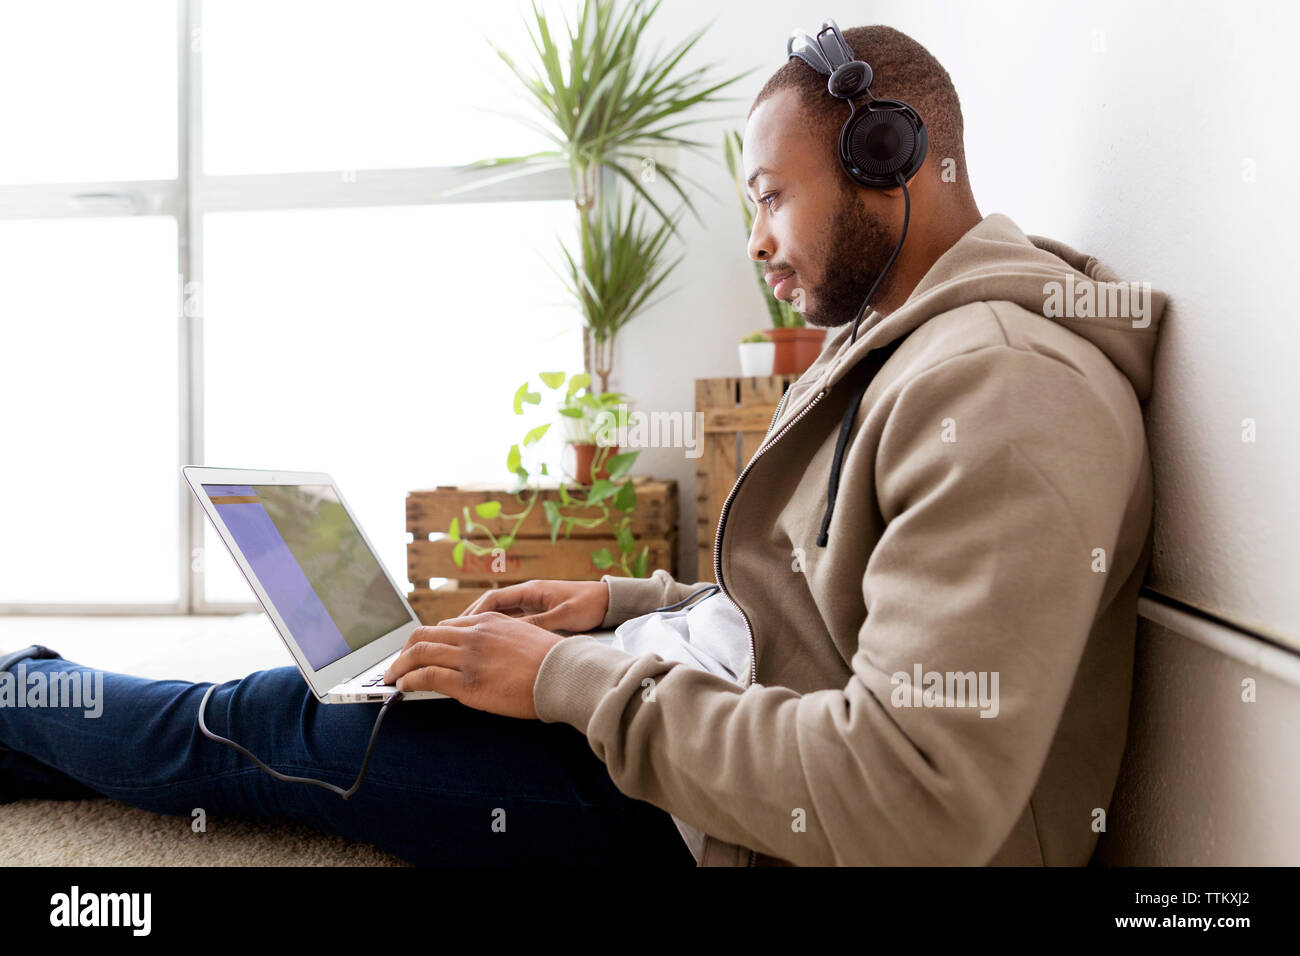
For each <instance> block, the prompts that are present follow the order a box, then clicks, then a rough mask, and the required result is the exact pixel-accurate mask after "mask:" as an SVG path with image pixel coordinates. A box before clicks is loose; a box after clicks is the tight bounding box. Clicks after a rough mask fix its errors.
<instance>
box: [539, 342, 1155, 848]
mask: <svg viewBox="0 0 1300 956" xmlns="http://www.w3.org/2000/svg"><path fill="white" fill-rule="evenodd" d="M1105 387H1111V384H1110V383H1107V385H1106V386H1105ZM1132 407H1133V408H1134V410H1136V403H1133V406H1132ZM873 411H874V412H875V413H879V411H880V409H875V410H873ZM945 426H951V427H948V428H947V431H946V432H945ZM860 434H861V433H860ZM1138 434H1139V435H1140V429H1139V430H1138ZM945 436H947V437H951V438H954V439H955V440H953V441H946V440H944V439H945ZM1139 440H1140V439H1139ZM1134 443H1135V439H1134V437H1133V423H1132V422H1125V421H1121V420H1119V419H1118V418H1117V416H1116V413H1115V412H1114V411H1113V410H1112V406H1111V404H1110V403H1108V402H1107V401H1105V400H1104V399H1103V397H1102V393H1101V392H1100V391H1099V387H1098V386H1097V385H1095V384H1094V383H1092V382H1090V381H1089V380H1088V378H1087V377H1085V375H1084V374H1083V373H1081V372H1080V371H1079V370H1077V369H1076V368H1075V367H1073V366H1072V365H1069V364H1066V363H1065V362H1064V361H1061V360H1059V359H1057V358H1055V357H1052V356H1048V355H1044V354H1040V353H1037V352H1034V351H1029V350H1025V349H1019V348H1012V347H1010V346H1002V345H999V346H991V347H986V348H982V349H978V350H976V351H973V352H968V353H964V354H962V355H958V356H955V357H953V358H949V359H947V360H945V361H943V362H940V363H939V364H937V365H935V366H933V367H932V368H930V369H928V370H926V371H924V372H922V373H921V374H919V375H917V376H915V377H914V378H912V379H911V380H910V381H909V382H907V384H906V385H905V386H904V387H903V388H902V389H901V390H900V391H899V392H898V394H897V397H896V399H895V401H894V403H893V406H892V408H890V409H889V411H888V418H887V420H886V422H885V424H884V426H883V431H882V432H881V438H880V443H879V447H878V448H877V449H875V450H874V451H875V455H874V456H873V455H872V449H867V448H862V447H853V446H850V449H849V456H848V458H847V459H846V462H845V469H846V472H845V473H846V476H847V475H848V474H849V468H850V467H857V468H862V467H872V462H873V458H874V469H875V470H874V475H875V479H876V481H875V487H876V495H877V502H876V504H877V507H878V508H879V509H880V512H881V514H882V515H883V516H884V518H885V519H886V522H887V524H886V527H885V530H884V533H883V535H882V536H881V538H880V540H879V541H878V543H877V544H876V547H875V548H874V549H873V551H872V552H871V555H870V557H869V559H868V562H867V567H866V571H865V574H864V575H863V578H862V581H861V588H862V591H861V596H862V601H863V602H864V604H865V607H866V609H867V616H866V618H865V621H864V622H863V624H862V626H861V628H860V630H859V635H858V641H859V644H858V649H857V651H856V653H855V654H854V655H853V658H852V660H851V665H852V672H853V673H852V677H851V678H850V679H849V681H848V682H847V684H846V685H845V686H844V687H835V688H826V689H824V690H818V691H815V692H812V693H807V694H802V695H801V694H798V693H796V692H794V691H793V690H790V689H787V688H782V687H765V686H761V685H755V686H752V687H749V688H744V689H742V688H738V687H736V686H735V685H732V684H730V683H728V682H727V681H724V680H722V679H721V678H718V677H715V676H713V675H710V674H706V673H703V672H701V671H698V670H694V669H691V668H687V667H682V666H678V665H675V664H672V663H666V662H664V661H662V660H660V659H659V658H657V657H655V656H654V655H645V656H642V657H632V656H630V655H627V654H624V653H623V652H622V651H619V650H617V649H614V648H610V647H606V646H603V645H601V644H599V643H597V642H595V641H592V640H591V639H589V638H570V639H567V640H564V641H561V642H560V643H558V644H557V645H555V647H553V648H552V649H551V651H550V653H549V654H548V655H547V657H546V659H545V661H544V662H543V664H542V668H541V670H540V672H539V674H538V676H537V681H536V684H535V686H534V700H535V704H536V708H537V712H538V715H539V716H540V717H541V719H542V720H545V721H565V722H567V723H569V724H571V725H573V726H574V727H576V728H578V729H579V730H581V731H583V732H584V733H585V734H586V735H587V738H588V740H589V742H590V744H591V746H592V748H593V750H594V751H595V752H596V754H597V755H598V756H599V757H600V758H601V759H602V760H603V761H604V762H605V763H606V765H607V767H608V769H609V773H610V776H611V778H612V779H613V780H614V782H615V784H616V785H617V786H618V788H619V789H620V790H621V791H623V792H624V793H627V794H628V795H630V796H633V797H636V798H638V799H642V800H646V801H648V802H650V803H652V804H655V805H656V806H659V807H661V808H663V809H665V810H667V811H669V812H671V813H673V814H674V815H676V816H677V817H679V818H681V819H682V820H684V821H686V822H687V823H689V824H691V825H693V826H695V827H698V828H700V829H701V830H703V831H704V832H706V833H708V834H710V835H712V836H714V837H716V838H719V839H722V840H725V841H728V842H731V843H736V844H740V845H742V846H746V847H750V848H753V849H756V850H758V851H760V852H762V853H765V854H768V855H770V856H775V857H779V858H781V859H784V860H787V861H790V862H792V863H797V864H811V865H825V864H859V865H862V864H878V865H918V864H922V865H925V864H973V865H978V864H983V863H986V862H987V861H988V860H989V859H990V858H991V857H992V856H993V854H994V853H995V852H996V851H997V849H998V847H999V846H1001V844H1002V843H1003V842H1004V840H1005V839H1006V837H1007V836H1008V835H1009V833H1010V832H1011V829H1012V827H1013V826H1014V824H1015V822H1016V820H1017V818H1018V817H1019V815H1020V813H1021V812H1022V811H1023V808H1024V806H1025V803H1026V802H1027V800H1028V798H1029V795H1030V793H1031V791H1032V789H1033V786H1034V784H1035V782H1036V780H1037V779H1038V777H1039V775H1040V772H1041V770H1042V767H1043V764H1044V762H1045V760H1046V755H1047V752H1048V748H1049V745H1050V743H1051V740H1052V738H1053V736H1054V732H1055V728H1056V726H1057V723H1058V722H1059V719H1060V716H1061V714H1062V711H1063V709H1064V705H1065V701H1066V697H1067V696H1068V694H1069V692H1070V688H1071V685H1072V682H1073V679H1074V673H1075V670H1076V668H1077V666H1078V662H1079V660H1080V657H1081V655H1082V652H1083V648H1084V644H1085V642H1086V641H1087V638H1088V634H1089V632H1090V629H1091V627H1092V625H1093V621H1094V617H1095V615H1096V613H1097V611H1098V607H1099V604H1100V603H1101V601H1102V598H1103V591H1104V589H1105V586H1106V579H1107V572H1106V571H1104V570H1103V571H1098V570H1097V552H1096V551H1095V550H1094V549H1098V548H1101V549H1104V555H1105V556H1104V559H1103V560H1105V561H1109V560H1110V559H1111V557H1112V556H1113V555H1114V547H1115V544H1116V542H1117V540H1118V538H1119V534H1120V527H1121V524H1122V521H1123V516H1124V514H1125V506H1126V502H1127V500H1128V496H1129V494H1130V491H1131V489H1132V488H1133V486H1134V482H1135V481H1136V474H1137V472H1136V469H1137V468H1138V467H1139V462H1140V460H1141V458H1140V455H1141V449H1140V447H1138V448H1135V447H1134ZM850 462H851V463H852V465H850ZM865 486H866V485H865V484H864V483H862V482H848V481H846V482H845V484H844V485H843V486H842V488H841V498H840V500H839V504H838V509H843V513H841V512H840V511H839V510H837V513H836V523H835V526H834V527H833V530H832V532H831V540H832V543H833V542H834V541H835V540H836V536H837V535H844V534H848V533H851V526H850V525H849V524H846V523H845V522H847V521H850V520H851V519H852V516H853V515H854V514H855V513H860V512H861V510H862V509H863V507H864V506H861V505H859V506H856V507H854V506H852V505H850V504H849V503H848V502H846V501H845V500H844V498H843V495H844V491H845V489H846V488H852V487H857V488H862V487H865ZM1111 573H1115V574H1120V575H1123V574H1124V573H1125V570H1124V569H1111ZM1120 580H1122V577H1121V578H1120ZM780 640H781V639H780V636H779V635H771V634H769V635H768V636H767V638H766V640H765V641H764V645H765V649H766V651H767V653H772V654H775V653H779V652H780V651H779V649H778V648H779V644H780ZM761 653H762V650H760V656H761ZM760 664H761V659H760ZM918 666H919V667H920V668H921V670H922V671H923V672H939V673H945V672H953V673H960V674H966V673H969V672H975V673H976V675H978V673H979V672H984V673H985V675H986V676H987V678H988V686H989V687H990V689H993V690H996V694H994V695H992V702H991V704H990V706H989V707H987V708H984V709H980V708H977V707H974V706H967V707H955V706H942V707H940V706H930V707H926V706H915V701H916V697H915V695H914V694H913V693H912V692H911V690H910V688H908V687H906V686H905V685H903V684H902V683H900V682H899V680H898V677H897V675H899V674H906V675H907V676H908V677H909V678H910V677H911V676H912V675H913V674H914V672H915V668H917V667H918ZM995 674H996V679H997V683H996V684H993V683H992V679H993V675H995ZM917 690H918V692H919V691H923V690H924V688H918V689H917ZM900 691H904V692H905V695H904V694H900ZM908 701H911V702H912V703H913V706H903V704H904V703H906V702H908ZM949 702H951V701H949ZM1079 825H1080V826H1087V825H1088V821H1087V820H1081V821H1079Z"/></svg>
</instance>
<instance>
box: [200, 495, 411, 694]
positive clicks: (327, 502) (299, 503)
mask: <svg viewBox="0 0 1300 956" xmlns="http://www.w3.org/2000/svg"><path fill="white" fill-rule="evenodd" d="M203 490H204V491H205V492H206V493H207V495H208V497H209V499H210V500H211V501H212V504H213V505H214V506H215V508H216V510H217V513H218V514H219V515H221V520H222V521H224V522H225V524H226V527H227V528H228V529H229V531H230V535H231V537H232V538H234V540H235V544H236V545H238V547H239V550H240V551H241V552H242V553H243V555H244V560H245V561H247V562H248V565H249V567H251V568H252V569H253V574H254V575H256V577H257V580H258V583H259V584H261V586H262V589H263V590H264V591H265V592H266V594H267V596H268V597H269V598H270V600H271V603H272V604H273V605H274V606H275V610H276V613H277V614H279V615H280V617H281V618H282V619H283V620H284V622H285V624H286V625H287V626H288V628H289V632H290V633H291V634H292V635H293V639H294V641H295V642H296V643H297V644H298V646H299V647H300V648H301V649H302V652H303V654H304V655H305V656H306V658H307V660H308V662H309V663H310V664H311V666H312V667H313V668H314V669H316V670H320V669H321V668H322V667H326V666H328V665H329V664H333V663H334V662H335V661H337V660H339V659H340V658H342V657H346V656H347V655H348V654H350V653H352V652H353V651H355V650H357V649H358V648H360V647H364V646H365V645H367V644H369V643H370V642H371V641H374V640H378V639H379V638H381V637H383V636H384V635H385V634H387V633H389V632H390V631H392V630H394V629H395V628H398V627H400V626H402V625H403V624H406V623H407V622H408V621H410V620H411V615H410V613H409V612H408V611H407V609H406V605H405V604H404V603H403V602H402V599H401V596H400V595H399V594H398V593H397V591H396V590H395V589H394V588H393V585H392V583H391V582H390V581H389V579H388V577H387V575H385V574H384V569H383V567H382V566H381V565H380V564H379V560H378V559H377V558H376V557H375V555H374V553H373V552H372V551H371V550H370V548H369V547H368V546H367V545H366V542H365V539H363V538H362V537H361V532H360V531H358V530H357V526H356V524H354V523H353V521H352V518H351V517H350V516H349V515H348V512H347V509H346V508H344V507H343V503H342V502H341V501H340V500H339V497H338V494H337V492H335V491H334V489H333V488H332V487H330V486H329V485H204V486H203Z"/></svg>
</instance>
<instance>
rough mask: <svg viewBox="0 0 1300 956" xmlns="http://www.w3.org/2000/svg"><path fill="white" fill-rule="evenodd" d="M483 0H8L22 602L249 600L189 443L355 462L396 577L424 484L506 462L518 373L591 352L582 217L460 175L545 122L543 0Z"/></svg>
mask: <svg viewBox="0 0 1300 956" xmlns="http://www.w3.org/2000/svg"><path fill="white" fill-rule="evenodd" d="M467 6H469V7H472V9H463V10H462V9H459V8H456V7H447V6H445V5H442V4H431V3H427V2H420V0H381V2H377V0H340V2H332V3H321V2H310V3H308V2H298V0H275V2H266V0H261V2H250V0H220V2H211V3H201V2H200V0H179V2H175V0H151V2H146V0H137V2H134V3H132V4H131V5H130V7H129V11H130V12H129V14H124V13H123V12H122V11H123V9H124V8H122V7H119V6H118V5H115V4H103V3H95V2H91V0H39V2H38V0H30V2H21V3H11V4H4V5H0V80H3V81H5V88H6V89H9V90H11V91H15V94H16V95H11V96H8V97H6V98H4V100H3V101H0V128H3V129H5V130H6V134H7V136H6V149H5V150H4V151H0V273H3V275H4V282H3V283H0V323H3V329H4V345H3V348H2V349H0V401H2V402H3V405H2V406H0V407H3V409H4V428H3V436H4V437H3V448H4V458H5V467H4V468H3V469H0V495H3V500H4V501H5V502H6V503H7V504H6V506H5V508H4V510H3V512H2V514H3V523H4V529H3V538H4V539H5V541H6V547H5V548H3V549H0V611H7V612H11V613H12V612H15V611H20V612H21V611H29V612H37V613H39V612H95V613H103V612H114V611H120V612H125V613H142V612H163V613H176V612H184V611H211V610H224V609H233V608H235V607H239V606H248V605H249V604H250V603H251V595H250V592H249V590H248V587H247V585H246V584H245V583H244V582H243V580H242V578H241V577H240V576H239V573H238V571H237V570H236V569H235V567H234V565H233V562H231V560H230V558H229V556H228V555H227V554H226V553H225V550H224V547H223V546H221V545H220V543H219V542H218V541H217V539H216V536H215V535H211V536H209V535H208V533H207V531H208V529H207V528H206V527H205V522H206V519H205V518H204V517H203V515H202V512H201V511H200V510H199V509H198V508H197V506H195V505H194V503H193V502H192V501H191V500H190V494H189V491H188V490H187V489H186V488H185V486H184V483H183V482H182V481H181V479H180V466H181V465H182V464H190V463H208V464H214V465H222V466H230V467H252V468H260V467H266V468H284V469H288V468H295V469H296V468H301V469H304V470H321V471H329V472H331V473H332V474H333V475H334V477H335V478H336V480H337V481H338V482H339V484H340V487H341V488H342V490H343V492H344V494H345V495H346V496H347V497H348V500H349V503H350V504H351V505H352V507H353V508H354V510H355V511H356V512H357V515H358V518H359V519H360V521H361V522H362V524H363V525H364V526H365V527H366V529H367V531H368V532H369V534H370V536H371V538H372V540H373V541H374V542H375V544H376V547H378V548H379V550H380V552H381V553H380V557H381V558H382V559H383V560H384V562H385V563H386V564H387V565H388V567H389V570H390V571H392V572H393V576H394V577H395V578H396V579H398V580H404V579H405V567H404V564H405V556H404V544H405V540H406V534H405V529H404V513H405V510H404V509H405V502H404V498H405V493H406V492H407V491H408V490H410V489H412V488H416V487H425V486H428V485H430V484H436V483H447V482H452V481H461V480H467V479H475V478H477V479H492V478H501V477H503V475H504V471H503V467H504V465H503V462H504V454H505V449H506V448H507V447H508V445H509V440H510V436H512V435H513V432H514V430H515V429H517V420H516V419H515V418H514V416H513V415H512V414H511V412H510V408H509V402H508V398H509V395H510V394H511V393H512V391H513V387H514V386H515V385H516V384H517V383H518V382H521V381H523V380H524V379H525V378H527V377H529V376H531V375H535V373H536V372H537V371H538V370H540V369H542V368H548V367H549V368H567V369H577V368H579V367H580V366H581V363H582V345H581V337H580V335H579V324H578V323H579V319H578V316H577V315H576V314H575V313H574V311H573V310H572V308H571V307H570V306H569V305H568V304H567V303H566V302H565V301H564V300H563V291H562V289H561V287H560V285H559V283H558V281H557V280H556V278H555V276H554V273H553V272H552V271H551V267H552V266H556V265H558V240H559V239H560V238H565V239H568V238H570V233H571V231H572V229H573V228H574V227H573V221H574V217H573V214H572V204H571V202H570V201H569V199H568V180H567V175H566V174H564V173H563V172H560V173H557V174H554V175H540V176H534V177H527V178H524V179H518V180H513V181H508V182H505V183H498V184H492V185H487V186H484V187H483V188H482V189H480V190H477V191H475V192H472V193H462V194H459V195H456V196H451V197H440V196H439V195H438V194H439V193H440V192H442V191H443V190H445V189H447V188H449V187H450V186H452V185H457V184H460V183H462V182H464V181H466V178H467V176H468V175H469V174H466V173H464V172H462V171H460V170H457V169H456V168H455V167H456V166H457V165H460V164H464V163H467V162H469V161H471V160H473V159H476V158H479V157H482V156H488V155H510V154H515V153H525V152H530V151H535V150H537V149H541V148H545V145H546V144H545V141H544V140H543V139H542V138H541V136H540V134H538V133H536V132H534V131H532V130H530V129H529V128H528V127H527V126H526V125H525V124H522V123H515V122H512V121H511V120H510V119H508V118H506V117H504V116H502V115H500V114H499V113H498V112H495V111H500V110H504V111H506V112H513V113H516V114H520V115H523V114H525V113H526V109H527V107H526V104H525V103H524V102H523V100H522V99H520V96H521V94H517V93H515V92H514V85H515V82H516V81H514V78H513V77H512V76H511V75H510V73H509V71H508V69H507V68H506V67H505V66H504V64H502V63H501V62H500V60H499V59H498V58H497V57H496V54H495V53H493V52H492V50H491V48H490V47H489V46H488V43H487V37H488V36H489V35H490V36H491V38H492V39H493V40H494V41H496V42H497V43H499V44H500V45H501V46H503V47H505V48H506V49H510V50H515V51H520V52H521V54H522V53H524V51H526V50H527V49H528V47H527V40H526V34H525V28H524V25H523V21H522V19H521V16H520V11H521V9H527V4H526V3H524V4H523V5H522V7H521V5H520V3H518V2H516V0H481V2H479V3H476V4H473V5H467ZM547 6H548V7H550V6H553V5H552V4H547ZM555 6H556V8H557V9H566V7H561V6H559V5H555ZM512 104H513V105H512ZM8 134H12V135H8ZM91 474H93V475H94V478H93V480H92V479H89V478H88V476H89V475H91ZM105 486H107V489H108V490H110V493H109V494H107V495H105V494H104V491H105V490H106V487H105ZM19 502H21V506H18V505H17V504H16V503H19ZM209 545H214V546H215V547H209Z"/></svg>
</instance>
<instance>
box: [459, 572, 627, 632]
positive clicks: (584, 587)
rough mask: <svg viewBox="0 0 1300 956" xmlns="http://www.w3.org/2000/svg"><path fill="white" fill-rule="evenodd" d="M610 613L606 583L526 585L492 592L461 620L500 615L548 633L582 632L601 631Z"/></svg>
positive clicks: (546, 582) (528, 582)
mask: <svg viewBox="0 0 1300 956" xmlns="http://www.w3.org/2000/svg"><path fill="white" fill-rule="evenodd" d="M608 610H609V586H608V585H606V584H605V583H604V582H603V581H525V582H524V583H523V584H512V585H510V586H509V587H504V588H493V589H492V590H490V591H488V592H487V593H486V594H484V595H483V596H482V597H480V598H479V599H478V600H477V601H475V602H474V603H473V604H471V605H470V606H469V607H468V608H466V609H465V611H464V612H463V613H462V614H461V615H460V616H461V617H471V616H473V615H475V614H481V613H483V612H484V611H500V612H501V613H502V614H506V615H508V616H510V617H514V618H518V619H520V620H523V621H527V622H528V623H530V624H536V625H537V626H538V627H544V628H546V629H547V630H549V631H572V632H581V631H591V630H595V629H596V628H598V627H600V624H601V622H602V621H604V620H605V613H606V612H607V611H608ZM439 623H442V622H441V621H440V622H439Z"/></svg>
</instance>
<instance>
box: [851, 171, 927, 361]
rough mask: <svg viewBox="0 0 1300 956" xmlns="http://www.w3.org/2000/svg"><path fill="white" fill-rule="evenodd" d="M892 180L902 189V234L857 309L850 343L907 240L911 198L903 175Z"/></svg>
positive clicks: (898, 174) (898, 175)
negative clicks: (895, 180) (904, 241)
mask: <svg viewBox="0 0 1300 956" xmlns="http://www.w3.org/2000/svg"><path fill="white" fill-rule="evenodd" d="M894 178H895V179H897V180H898V185H899V186H901V187H903V233H902V235H900V236H899V237H898V245H896V246H894V253H893V255H891V256H890V257H889V261H888V262H886V263H885V268H883V269H881V270H880V275H878V276H876V281H875V282H873V283H872V284H871V291H870V292H868V293H867V297H866V298H865V299H863V300H862V305H861V306H860V307H859V308H858V314H857V317H856V318H855V319H854V320H853V334H852V335H850V336H849V341H850V342H856V341H857V339H858V323H859V322H861V321H862V316H863V314H864V313H865V312H866V311H867V306H868V305H870V304H871V300H872V299H873V298H874V297H875V295H876V289H878V288H879V287H880V283H881V282H882V281H883V280H884V278H885V276H886V275H887V274H888V272H889V269H890V266H892V265H893V264H894V260H895V259H897V258H898V253H899V252H901V251H902V249H903V240H904V239H906V238H907V221H908V219H910V218H911V215H912V196H911V194H910V193H908V191H907V180H905V179H904V178H903V174H902V173H895V174H894Z"/></svg>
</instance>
